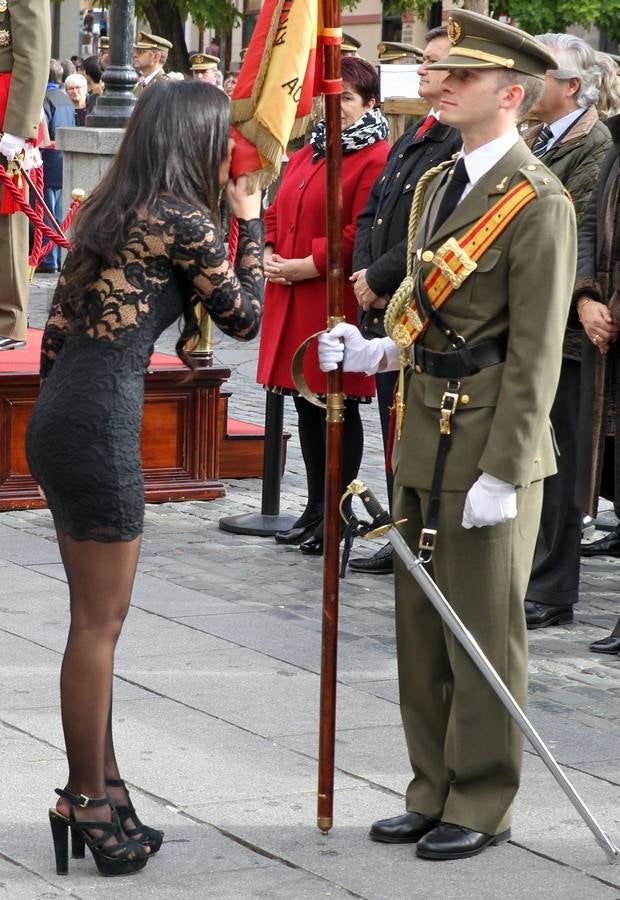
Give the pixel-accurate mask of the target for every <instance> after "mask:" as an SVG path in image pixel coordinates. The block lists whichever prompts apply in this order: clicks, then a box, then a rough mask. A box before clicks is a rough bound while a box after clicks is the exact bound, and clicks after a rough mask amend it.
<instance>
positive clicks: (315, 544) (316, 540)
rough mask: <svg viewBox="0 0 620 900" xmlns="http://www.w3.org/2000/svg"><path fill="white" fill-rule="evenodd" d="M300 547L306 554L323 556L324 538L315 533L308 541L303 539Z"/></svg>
mask: <svg viewBox="0 0 620 900" xmlns="http://www.w3.org/2000/svg"><path fill="white" fill-rule="evenodd" d="M313 530H314V529H313ZM299 549H300V550H301V552H302V553H305V554H306V556H323V538H322V537H315V536H314V535H313V536H312V537H310V538H308V540H307V541H303V542H302V543H301V544H300V545H299Z"/></svg>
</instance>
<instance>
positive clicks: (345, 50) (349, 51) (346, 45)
mask: <svg viewBox="0 0 620 900" xmlns="http://www.w3.org/2000/svg"><path fill="white" fill-rule="evenodd" d="M361 46H362V44H361V41H358V39H357V38H354V37H353V36H352V35H350V34H344V32H343V34H342V43H341V44H340V52H341V54H342V55H343V56H359V53H358V52H357V51H358V50H359V48H360V47H361Z"/></svg>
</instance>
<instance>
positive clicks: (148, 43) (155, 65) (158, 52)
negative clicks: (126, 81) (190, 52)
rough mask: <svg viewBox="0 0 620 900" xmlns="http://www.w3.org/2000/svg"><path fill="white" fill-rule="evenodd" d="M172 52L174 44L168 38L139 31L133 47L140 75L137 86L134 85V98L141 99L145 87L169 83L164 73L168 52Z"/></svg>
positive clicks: (136, 66) (135, 65)
mask: <svg viewBox="0 0 620 900" xmlns="http://www.w3.org/2000/svg"><path fill="white" fill-rule="evenodd" d="M170 50H172V44H171V43H170V41H168V40H166V38H163V37H159V35H157V34H147V33H146V31H139V32H138V33H137V35H136V42H135V44H134V45H133V66H134V69H136V70H137V71H138V72H139V73H140V78H139V80H138V82H137V84H135V85H134V88H133V93H134V96H136V97H139V96H140V94H141V93H142V91H143V90H144V88H145V87H148V85H149V84H154V82H156V81H167V79H168V76H167V75H166V73H165V72H164V66H165V64H166V60H167V59H168V51H170Z"/></svg>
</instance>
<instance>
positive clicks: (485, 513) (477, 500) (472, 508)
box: [461, 472, 517, 528]
mask: <svg viewBox="0 0 620 900" xmlns="http://www.w3.org/2000/svg"><path fill="white" fill-rule="evenodd" d="M516 515H517V492H516V490H515V486H514V484H509V483H508V482H507V481H500V479H499V478H494V477H493V475H487V473H486V472H483V473H482V475H481V476H480V478H479V479H478V481H476V483H475V484H474V485H472V487H471V488H470V489H469V492H468V494H467V497H466V498H465V508H464V509H463V521H462V523H461V524H462V525H463V528H484V527H485V525H499V524H500V522H507V521H508V519H514V517H515V516H516Z"/></svg>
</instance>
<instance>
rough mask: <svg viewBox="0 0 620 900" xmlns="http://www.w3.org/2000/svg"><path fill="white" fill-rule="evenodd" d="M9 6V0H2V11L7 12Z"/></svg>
mask: <svg viewBox="0 0 620 900" xmlns="http://www.w3.org/2000/svg"><path fill="white" fill-rule="evenodd" d="M8 8H9V0H0V13H5V12H6V11H7V9H8Z"/></svg>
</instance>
